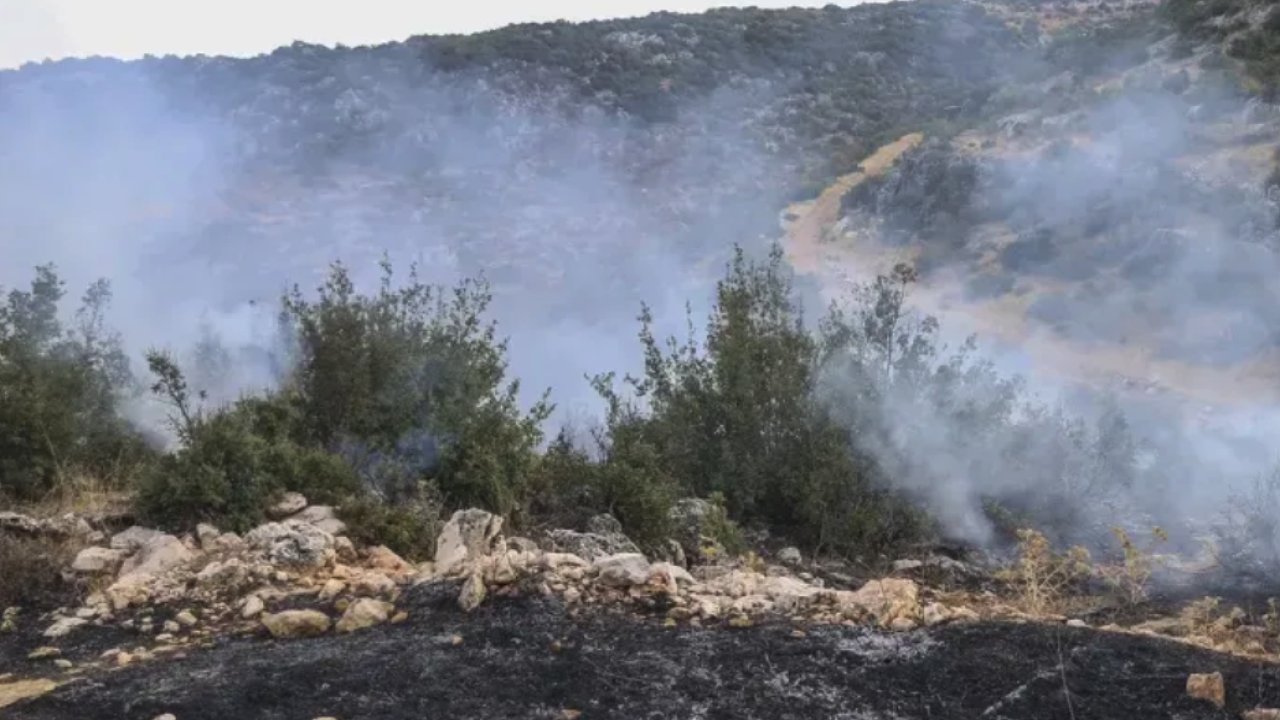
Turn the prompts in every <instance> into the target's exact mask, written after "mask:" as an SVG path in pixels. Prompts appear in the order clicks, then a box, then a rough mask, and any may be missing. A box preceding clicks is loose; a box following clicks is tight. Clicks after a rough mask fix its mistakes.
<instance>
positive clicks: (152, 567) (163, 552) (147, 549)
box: [112, 531, 194, 579]
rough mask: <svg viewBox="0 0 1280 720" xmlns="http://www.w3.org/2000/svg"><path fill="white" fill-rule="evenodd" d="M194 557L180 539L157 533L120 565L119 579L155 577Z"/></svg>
mask: <svg viewBox="0 0 1280 720" xmlns="http://www.w3.org/2000/svg"><path fill="white" fill-rule="evenodd" d="M126 532H128V531H126ZM116 537H119V535H117V536H116ZM112 542H113V543H114V542H115V538H112ZM192 557H194V553H192V552H191V550H190V549H188V548H187V546H186V545H184V544H183V543H182V541H181V540H179V539H178V538H176V537H174V536H172V535H168V534H165V533H155V534H153V535H151V536H150V537H148V538H147V540H145V541H144V542H143V543H142V544H141V545H140V546H138V548H137V550H136V551H135V552H134V553H133V555H130V556H129V557H128V558H126V559H125V561H124V563H123V564H121V565H120V574H119V576H117V579H123V578H127V577H130V576H138V577H142V576H150V577H155V576H157V575H161V574H163V573H165V572H168V571H170V570H172V569H174V568H176V567H179V566H181V565H183V564H184V563H186V562H187V561H188V560H190V559H191V558H192Z"/></svg>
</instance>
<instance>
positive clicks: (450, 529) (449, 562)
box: [435, 508, 502, 577]
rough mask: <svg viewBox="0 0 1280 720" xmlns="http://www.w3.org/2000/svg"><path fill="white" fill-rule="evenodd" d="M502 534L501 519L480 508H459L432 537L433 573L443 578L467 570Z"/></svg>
mask: <svg viewBox="0 0 1280 720" xmlns="http://www.w3.org/2000/svg"><path fill="white" fill-rule="evenodd" d="M501 533H502V518H501V517H499V516H497V515H494V514H493V513H489V512H485V511H484V510H476V509H474V508H473V509H470V510H459V511H457V512H455V513H454V514H453V517H451V518H449V522H447V523H445V526H444V529H443V530H442V531H441V532H440V537H439V538H437V540H436V557H435V563H436V566H435V570H436V573H437V574H439V575H442V576H445V577H449V576H453V575H458V574H462V573H464V572H467V571H468V570H469V569H470V568H471V567H472V565H474V564H475V563H476V561H477V560H479V559H480V558H482V557H485V556H487V555H489V554H491V553H492V551H493V550H494V545H495V541H496V540H497V539H498V537H499V535H501Z"/></svg>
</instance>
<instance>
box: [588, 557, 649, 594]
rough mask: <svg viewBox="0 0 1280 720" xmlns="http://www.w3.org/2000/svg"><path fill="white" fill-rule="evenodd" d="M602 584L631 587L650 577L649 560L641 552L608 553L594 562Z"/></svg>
mask: <svg viewBox="0 0 1280 720" xmlns="http://www.w3.org/2000/svg"><path fill="white" fill-rule="evenodd" d="M592 568H594V569H595V571H596V573H597V574H598V576H599V580H600V583H601V584H602V585H609V586H612V587H629V586H631V585H643V584H644V583H645V582H646V581H647V580H648V579H649V561H648V560H646V559H645V557H644V556H643V555H641V554H639V553H620V554H618V555H608V556H605V557H602V558H600V559H598V560H596V561H595V562H594V563H592Z"/></svg>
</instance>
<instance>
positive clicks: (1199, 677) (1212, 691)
mask: <svg viewBox="0 0 1280 720" xmlns="http://www.w3.org/2000/svg"><path fill="white" fill-rule="evenodd" d="M1187 695H1189V696H1191V697H1193V698H1195V699H1197V700H1205V701H1208V702H1211V703H1213V704H1214V705H1215V706H1216V707H1218V708H1219V709H1221V708H1222V707H1223V706H1224V705H1226V703H1227V688H1226V685H1225V684H1224V683H1223V681H1222V673H1220V672H1214V673H1192V674H1191V675H1189V676H1187Z"/></svg>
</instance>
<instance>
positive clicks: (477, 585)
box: [458, 572, 488, 612]
mask: <svg viewBox="0 0 1280 720" xmlns="http://www.w3.org/2000/svg"><path fill="white" fill-rule="evenodd" d="M487 594H488V589H487V588H485V586H484V579H483V578H481V577H480V573H478V572H475V573H471V575H470V577H468V578H467V581H466V582H465V583H463V584H462V591H461V592H459V593H458V607H460V608H462V610H463V612H471V611H472V610H475V609H476V608H478V607H480V603H482V602H484V598H485V596H486V595H487Z"/></svg>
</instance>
